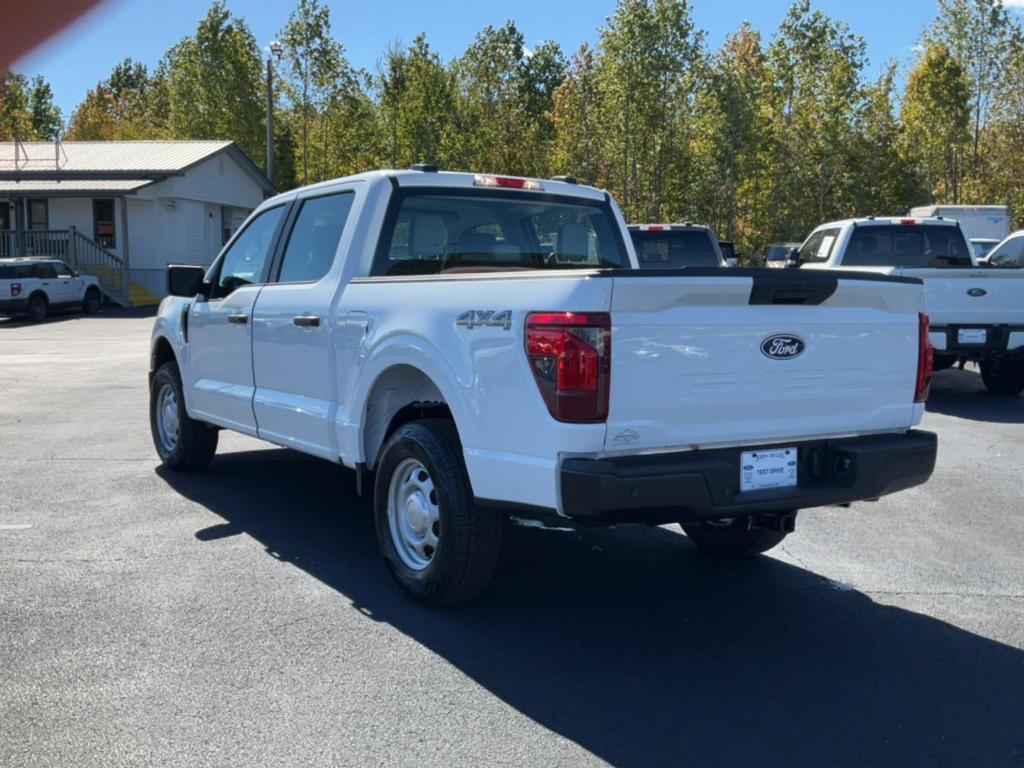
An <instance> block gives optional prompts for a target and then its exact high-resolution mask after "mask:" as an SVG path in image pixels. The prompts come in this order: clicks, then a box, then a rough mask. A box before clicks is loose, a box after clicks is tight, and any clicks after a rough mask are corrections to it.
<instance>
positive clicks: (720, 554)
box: [680, 513, 793, 558]
mask: <svg viewBox="0 0 1024 768" xmlns="http://www.w3.org/2000/svg"><path fill="white" fill-rule="evenodd" d="M783 514H789V515H791V514H793V513H780V516H781V515H783ZM680 525H681V527H682V529H683V531H684V532H685V533H686V535H687V536H689V537H690V541H692V542H693V543H694V545H695V546H696V547H697V549H698V550H700V552H701V554H704V555H708V556H710V557H716V558H733V557H749V556H751V555H759V554H761V553H762V552H767V551H768V550H769V549H771V548H772V547H774V546H776V545H777V544H780V543H781V542H782V540H783V539H784V538H786V535H787V534H786V533H784V532H783V531H780V530H776V529H775V528H764V527H760V526H758V525H756V521H755V519H754V518H753V517H749V516H743V517H730V518H726V519H724V520H704V521H702V522H699V523H681V524H680Z"/></svg>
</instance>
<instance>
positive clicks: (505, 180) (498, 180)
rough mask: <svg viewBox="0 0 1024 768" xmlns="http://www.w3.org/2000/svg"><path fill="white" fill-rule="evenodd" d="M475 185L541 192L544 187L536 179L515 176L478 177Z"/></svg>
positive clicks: (475, 179) (474, 181)
mask: <svg viewBox="0 0 1024 768" xmlns="http://www.w3.org/2000/svg"><path fill="white" fill-rule="evenodd" d="M473 184H474V185H475V186H478V187H501V188H502V189H528V190H531V191H534V192H539V191H541V190H542V189H544V185H543V184H541V183H540V182H539V181H536V180H535V179H520V178H516V177H515V176H484V175H477V176H476V177H475V178H474V179H473Z"/></svg>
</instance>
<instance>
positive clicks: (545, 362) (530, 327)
mask: <svg viewBox="0 0 1024 768" xmlns="http://www.w3.org/2000/svg"><path fill="white" fill-rule="evenodd" d="M611 329H612V319H611V316H610V315H609V314H608V313H607V312H534V313H533V314H531V315H529V316H527V318H526V356H527V358H528V359H529V361H530V368H531V369H532V370H533V376H534V378H535V379H536V380H537V386H538V387H539V388H540V393H541V395H542V396H543V397H544V402H545V403H546V404H547V406H548V410H549V411H550V412H551V415H552V416H553V417H555V418H556V419H558V421H566V422H573V423H580V422H592V421H604V420H605V419H606V418H607V417H608V390H609V383H610V382H609V380H610V378H611V356H612V349H611V333H612V330H611Z"/></svg>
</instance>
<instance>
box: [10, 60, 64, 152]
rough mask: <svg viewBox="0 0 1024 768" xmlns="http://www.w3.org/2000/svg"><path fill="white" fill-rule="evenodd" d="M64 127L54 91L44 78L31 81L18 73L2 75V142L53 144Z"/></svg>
mask: <svg viewBox="0 0 1024 768" xmlns="http://www.w3.org/2000/svg"><path fill="white" fill-rule="evenodd" d="M63 127H64V123H63V120H62V119H61V114H60V110H59V109H58V108H57V106H56V105H55V104H54V103H53V89H52V88H51V87H50V84H49V83H48V82H46V80H45V79H44V78H43V77H42V76H41V75H37V76H35V77H34V78H32V79H31V80H29V79H28V78H27V77H26V76H25V75H22V74H19V73H15V72H2V73H0V140H6V141H10V140H11V139H15V138H17V139H20V140H21V141H50V140H52V139H53V138H54V137H55V136H58V135H59V134H60V133H61V130H62V129H63Z"/></svg>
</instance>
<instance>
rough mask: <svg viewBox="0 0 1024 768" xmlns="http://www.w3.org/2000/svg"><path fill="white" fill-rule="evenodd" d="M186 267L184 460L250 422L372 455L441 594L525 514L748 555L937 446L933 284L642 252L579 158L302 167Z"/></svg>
mask: <svg viewBox="0 0 1024 768" xmlns="http://www.w3.org/2000/svg"><path fill="white" fill-rule="evenodd" d="M168 289H169V293H170V294H172V295H171V296H169V297H168V298H166V299H164V301H163V302H162V304H161V306H160V311H159V315H158V317H157V319H156V323H155V326H154V328H153V336H152V348H151V355H152V357H151V363H150V365H151V373H150V392H151V401H150V418H151V425H152V434H153V440H154V443H155V445H156V450H157V452H158V453H159V456H160V458H161V460H162V461H163V462H164V464H165V465H166V466H167V467H169V468H172V469H180V470H186V469H197V468H200V467H203V466H205V465H207V464H208V463H209V462H210V461H211V459H212V458H213V456H214V453H215V450H216V446H217V437H218V430H219V429H231V430H235V431H238V432H241V433H244V434H247V435H251V436H254V437H258V438H262V439H264V440H266V441H269V442H271V443H274V444H277V445H280V446H286V447H289V448H293V449H295V450H298V451H303V452H305V453H308V454H312V455H314V456H319V457H321V458H323V459H325V460H327V461H331V462H336V463H339V464H343V465H345V466H346V467H350V468H352V469H354V470H355V471H356V473H357V474H356V479H357V483H356V484H357V488H359V489H362V487H363V486H364V485H366V486H367V487H369V486H370V483H369V479H370V478H371V476H372V478H373V482H372V493H373V502H374V510H375V517H376V525H377V534H378V540H379V544H380V548H381V551H382V553H383V555H384V559H385V562H386V563H387V566H388V568H389V570H390V572H391V573H392V574H393V576H394V577H395V579H396V580H397V581H398V583H399V584H400V585H401V586H402V587H403V588H404V589H405V590H407V591H408V592H409V593H411V594H412V595H414V596H416V597H417V598H419V599H421V600H423V601H425V602H428V603H431V604H445V603H453V602H457V601H459V600H463V599H466V598H468V597H471V596H473V595H474V594H476V593H478V592H479V591H480V590H481V589H483V587H484V586H485V585H486V583H487V581H488V579H489V578H490V576H491V574H492V572H493V570H494V568H495V566H496V563H497V559H498V551H499V545H500V541H501V535H502V523H503V517H504V516H507V515H509V514H512V515H516V516H520V517H526V518H533V519H539V520H542V521H543V520H550V519H560V520H561V521H565V520H566V519H568V520H571V521H575V522H576V523H578V524H581V525H590V524H602V523H604V524H608V523H625V522H637V523H647V524H662V523H669V522H678V523H681V524H682V527H683V530H684V531H685V532H686V533H687V534H688V535H689V536H690V537H691V538H692V540H693V541H694V542H695V544H696V545H697V547H698V548H700V549H701V550H703V551H705V552H707V553H710V554H713V555H721V556H729V555H744V554H752V553H757V552H762V551H764V550H766V549H768V548H770V547H772V546H773V545H775V544H777V543H778V542H780V541H781V540H782V539H783V537H784V536H785V535H786V534H787V533H789V532H790V531H792V529H793V525H794V519H795V513H796V510H799V509H802V508H806V507H816V506H822V505H833V504H845V503H848V502H852V501H856V500H860V499H875V498H878V497H880V496H883V495H885V494H888V493H892V492H895V491H899V490H902V489H905V488H909V487H911V486H914V485H917V484H919V483H923V482H924V481H925V480H926V479H927V478H928V477H929V476H930V474H931V472H932V469H933V466H934V462H935V452H936V439H935V436H934V435H933V434H931V433H928V432H923V431H918V430H915V429H914V427H915V425H917V423H918V422H919V420H920V418H921V415H922V409H923V405H922V402H923V400H924V398H925V396H926V392H927V389H928V384H929V379H930V375H931V369H930V365H931V356H930V347H929V345H928V337H927V333H926V328H927V326H926V321H925V318H924V316H923V315H922V314H921V309H922V303H923V295H922V289H921V284H920V281H919V280H917V279H916V278H905V277H887V276H882V275H873V274H855V273H850V274H839V273H821V274H817V275H808V274H806V273H804V274H801V273H799V272H798V271H797V270H792V271H791V272H790V273H787V272H782V271H768V270H759V269H758V270H749V269H748V270H722V269H718V268H709V269H702V268H692V267H690V268H686V269H681V270H664V271H657V270H650V271H643V270H639V269H637V262H636V256H635V253H634V252H633V249H632V246H631V245H630V238H629V233H628V231H627V228H626V224H625V221H624V220H623V217H622V214H621V213H620V211H619V209H618V206H617V205H616V204H615V202H614V201H613V199H612V198H611V197H610V196H609V195H608V194H607V193H605V192H602V191H600V190H597V189H592V188H589V187H585V186H579V185H576V184H574V183H571V182H567V181H559V180H535V179H523V178H513V177H502V176H488V175H473V174H464V173H439V172H437V171H436V170H435V169H433V168H431V167H429V166H428V167H426V168H424V169H421V170H410V171H395V172H392V171H379V172H372V173H366V174H362V175H358V176H354V177H351V178H346V179H340V180H337V181H331V182H325V183H323V184H317V185H315V186H311V187H305V188H303V189H299V190H295V191H292V192H288V193H286V194H283V195H279V196H278V197H275V198H272V199H270V200H268V201H266V202H265V203H263V204H262V205H261V206H260V207H259V208H258V209H257V210H256V211H254V212H253V214H252V215H251V216H250V217H249V219H248V221H247V222H246V224H245V225H244V226H243V227H242V228H241V230H240V231H239V232H238V233H236V234H235V236H234V237H233V238H232V239H231V240H230V241H229V242H228V243H227V245H226V246H225V247H224V249H223V250H222V252H221V253H220V255H219V256H218V258H217V259H216V260H215V261H214V263H213V265H212V266H211V267H210V268H209V269H208V270H206V271H205V272H204V271H203V270H202V269H197V268H196V267H171V268H170V269H169V270H168ZM769 390H770V391H771V393H772V396H771V398H770V399H768V398H766V397H765V396H764V393H765V392H766V391H769ZM282 480H283V479H282ZM297 493H298V494H299V496H298V498H297V501H299V502H301V490H299V491H298V492H297Z"/></svg>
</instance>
